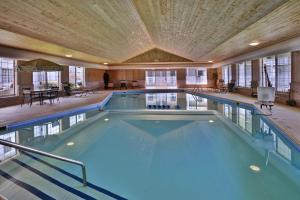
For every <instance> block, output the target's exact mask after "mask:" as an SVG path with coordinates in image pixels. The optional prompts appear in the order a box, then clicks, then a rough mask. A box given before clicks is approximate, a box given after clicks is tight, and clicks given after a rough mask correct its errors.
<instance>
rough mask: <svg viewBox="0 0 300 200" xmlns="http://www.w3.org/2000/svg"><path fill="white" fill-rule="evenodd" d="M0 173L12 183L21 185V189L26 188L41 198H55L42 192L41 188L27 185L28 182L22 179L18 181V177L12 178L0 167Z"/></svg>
mask: <svg viewBox="0 0 300 200" xmlns="http://www.w3.org/2000/svg"><path fill="white" fill-rule="evenodd" d="M0 175H1V176H3V177H4V178H6V179H7V180H9V181H11V182H13V183H14V184H16V185H18V186H20V187H22V188H23V189H25V190H27V191H28V192H30V193H32V194H33V195H35V196H37V197H39V198H40V199H43V200H55V199H54V198H53V197H51V196H49V195H48V194H46V193H44V192H42V191H41V190H39V189H37V188H35V187H33V186H31V185H29V184H28V183H25V182H23V181H20V180H19V179H16V178H14V177H13V176H11V175H9V174H8V173H6V172H4V171H2V170H1V169H0Z"/></svg>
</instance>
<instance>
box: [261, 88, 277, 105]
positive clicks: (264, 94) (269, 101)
mask: <svg viewBox="0 0 300 200" xmlns="http://www.w3.org/2000/svg"><path fill="white" fill-rule="evenodd" d="M257 100H258V103H260V108H261V109H262V107H263V106H266V108H268V107H269V109H270V110H272V106H274V102H275V88H274V87H257Z"/></svg>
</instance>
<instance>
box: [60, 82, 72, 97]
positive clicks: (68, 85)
mask: <svg viewBox="0 0 300 200" xmlns="http://www.w3.org/2000/svg"><path fill="white" fill-rule="evenodd" d="M62 85H63V88H64V91H65V94H66V95H67V96H71V91H72V84H71V83H69V82H64V83H62Z"/></svg>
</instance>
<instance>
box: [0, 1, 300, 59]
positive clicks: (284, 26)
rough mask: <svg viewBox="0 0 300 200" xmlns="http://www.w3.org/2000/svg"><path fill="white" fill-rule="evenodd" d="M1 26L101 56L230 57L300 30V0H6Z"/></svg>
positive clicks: (55, 51)
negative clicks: (251, 43) (254, 42)
mask: <svg viewBox="0 0 300 200" xmlns="http://www.w3.org/2000/svg"><path fill="white" fill-rule="evenodd" d="M0 29H2V30H0V44H2V45H5V46H11V47H15V48H20V49H26V50H32V51H38V52H42V53H47V54H52V55H57V56H65V55H66V54H72V55H73V58H74V59H79V60H83V61H87V62H93V63H102V62H109V63H122V62H126V63H128V62H141V63H142V62H149V61H150V62H155V61H157V60H159V61H161V62H162V61H165V62H172V61H174V59H175V58H174V56H170V55H171V54H175V55H177V56H178V57H182V59H178V60H176V59H175V60H176V62H181V61H182V62H186V61H189V60H191V61H195V62H207V61H208V60H214V61H222V60H224V59H226V58H229V57H233V56H236V55H239V54H242V53H245V52H249V51H252V50H255V49H257V48H261V47H263V46H267V45H270V44H273V43H276V42H278V41H282V40H286V39H289V38H292V37H296V36H299V35H300V1H299V0H251V1H248V0H184V1H183V0H63V1H62V0H1V1H0ZM256 40H258V41H259V42H260V43H261V45H259V46H258V47H255V48H254V47H250V46H249V45H248V44H249V43H250V42H252V41H256ZM153 49H154V50H153ZM157 49H161V50H163V51H164V53H161V52H160V53H157V52H156V54H155V53H153V52H155V51H157ZM149 50H152V51H149ZM147 51H149V52H148V53H147V55H145V54H143V53H144V52H147ZM167 52H169V53H167ZM137 55H143V56H137ZM178 57H177V58H178ZM130 58H132V59H130ZM149 59H150V60H149Z"/></svg>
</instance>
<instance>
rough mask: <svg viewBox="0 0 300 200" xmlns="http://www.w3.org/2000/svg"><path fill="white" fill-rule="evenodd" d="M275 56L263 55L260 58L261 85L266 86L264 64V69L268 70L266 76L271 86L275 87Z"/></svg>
mask: <svg viewBox="0 0 300 200" xmlns="http://www.w3.org/2000/svg"><path fill="white" fill-rule="evenodd" d="M275 60H276V59H275V56H269V57H264V58H263V59H262V62H263V64H262V69H261V72H262V78H261V85H262V86H267V85H268V83H267V78H266V73H265V69H264V66H265V65H266V70H267V72H268V76H269V79H270V82H271V84H272V86H273V87H275V76H276V65H275Z"/></svg>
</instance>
